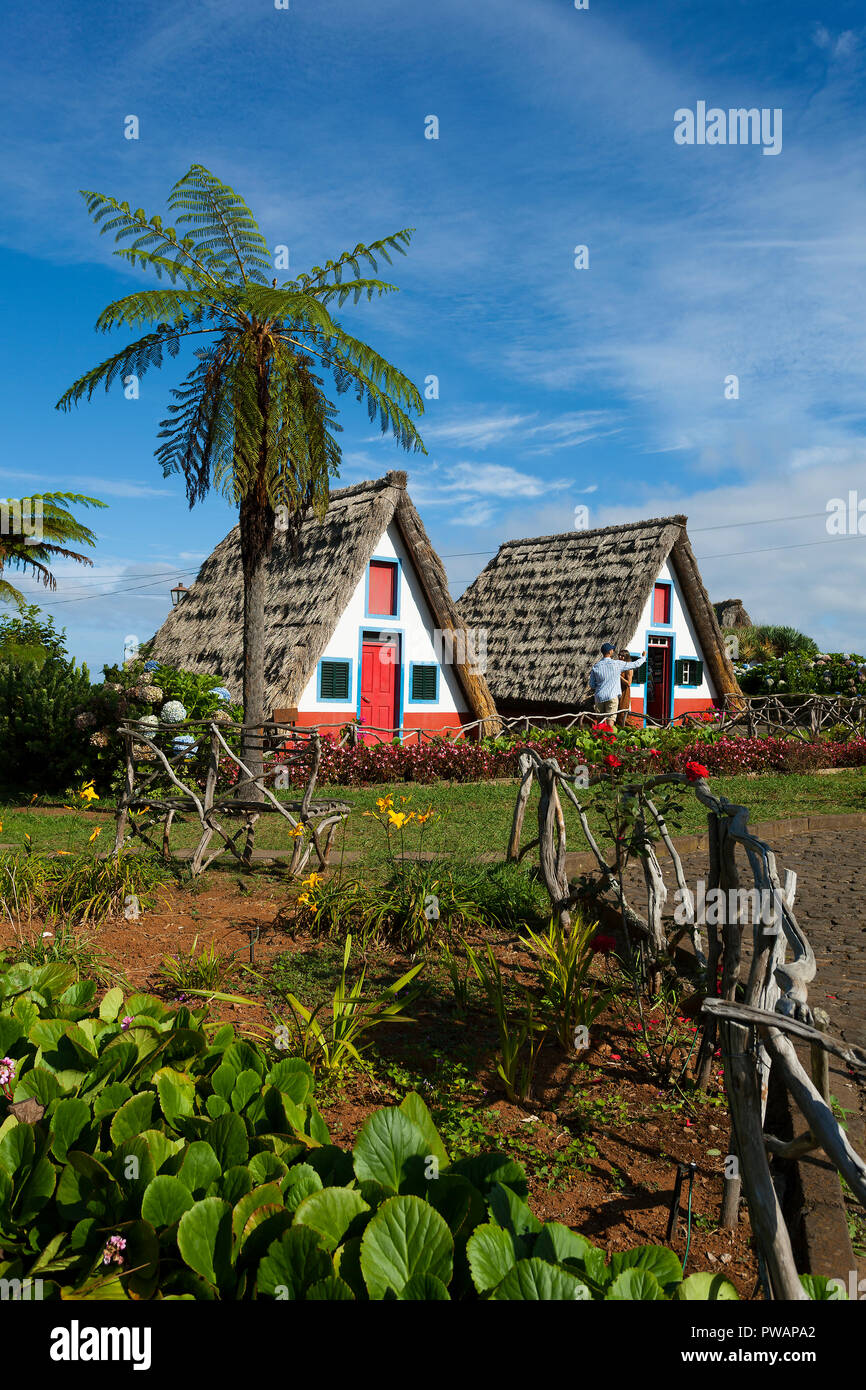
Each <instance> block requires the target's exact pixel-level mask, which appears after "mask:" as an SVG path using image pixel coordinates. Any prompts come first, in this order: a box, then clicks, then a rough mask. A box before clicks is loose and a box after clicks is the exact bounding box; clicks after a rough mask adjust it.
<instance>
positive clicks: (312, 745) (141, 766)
mask: <svg viewBox="0 0 866 1390" xmlns="http://www.w3.org/2000/svg"><path fill="white" fill-rule="evenodd" d="M118 733H119V734H120V737H121V739H122V740H123V743H124V750H125V775H124V785H123V790H122V792H121V795H120V797H119V799H118V803H117V816H116V834H115V844H114V852H115V854H116V853H118V852H119V851H120V850H121V849H122V848H123V846H124V845H125V844H128V843H129V841H130V840H131V839H132V838H133V837H134V836H139V837H140V838H141V839H142V840H144V842H145V843H146V844H148V845H149V846H150V847H151V848H153V847H154V846H153V842H152V841H151V839H150V831H151V830H152V829H153V828H154V826H156V825H158V824H161V826H162V846H161V848H162V854H163V856H164V857H165V858H166V859H168V858H170V856H171V846H170V836H171V830H172V825H173V823H174V821H175V818H176V817H178V816H180V817H182V818H183V817H188V816H190V815H193V816H194V817H195V818H196V819H197V820H198V822H199V825H200V827H201V833H200V836H199V840H198V843H197V844H196V847H195V849H194V850H193V854H192V859H191V872H192V874H193V875H194V876H195V875H197V874H200V873H203V872H204V870H205V869H206V868H208V866H209V865H210V864H212V863H213V861H214V859H216V858H217V856H218V855H220V854H222V853H224V851H225V850H226V849H228V850H229V851H230V852H231V853H232V854H234V856H235V857H236V858H237V859H238V860H240V862H241V863H243V864H245V865H248V864H250V863H251V861H252V853H253V847H254V837H255V826H256V824H257V822H258V820H259V818H260V817H261V816H262V815H263V814H267V813H273V814H277V815H279V816H282V817H283V819H284V820H285V821H287V823H288V826H289V833H290V835H291V836H292V840H293V844H292V857H291V860H290V863H289V873H290V874H291V875H296V874H299V873H301V872H302V871H303V870H304V869H305V868H306V866H307V863H308V862H309V859H310V856H311V854H312V853H313V852H315V854H316V856H317V859H318V862H319V866H320V867H321V868H323V869H324V868H326V867H327V865H328V861H329V858H330V853H331V848H332V845H333V841H334V835H335V834H336V831H337V827H338V826H339V825H340V824H341V823H342V821H344V820H345V819H346V817H347V816H348V815H349V812H350V811H351V809H352V808H351V806H350V805H349V804H348V803H347V802H345V801H337V800H333V799H322V798H318V799H317V798H315V797H314V795H313V793H314V790H315V785H316V779H317V777H318V772H319V766H320V763H321V758H322V744H321V738H320V735H319V733H318V731H317V730H315V729H312V730H306V729H295V728H294V727H293V726H292V725H291V724H279V723H269V724H266V725H262V726H259V725H256V726H253V725H242V724H230V723H225V724H218V723H216V722H215V721H207V720H206V721H193V720H190V721H187V722H185V723H183V724H172V725H171V726H170V728H169V729H165V728H163V729H160V730H155V729H151V728H149V727H148V726H146V725H142V724H141V723H138V722H134V721H127V722H125V723H123V724H121V725H120V727H119V730H118ZM250 741H252V742H253V743H254V745H255V746H256V748H257V750H258V751H259V753H260V756H261V758H262V771H260V772H256V773H254V772H253V771H251V770H250V768H249V767H248V766H247V764H246V763H245V762H244V761H243V758H242V757H241V754H240V752H239V751H238V749H237V748H234V747H232V742H235V743H237V744H242V745H244V746H249V743H250ZM165 743H168V744H169V747H168V749H166V747H164V746H163V744H165ZM299 766H300V767H302V768H303V769H304V770H305V775H306V785H305V787H304V790H303V793H302V795H300V796H297V795H296V796H295V798H294V799H286V800H280V799H278V797H277V796H276V795H275V794H274V786H275V785H278V783H279V780H280V779H281V778H285V781H284V784H283V785H285V786H288V785H289V772H290V770H291V771H295V769H296V768H297V767H299ZM232 768H233V769H234V771H233V772H231V773H230V771H229V770H230V769H232ZM241 774H242V775H241ZM166 778H167V779H168V781H169V783H170V784H171V788H172V792H173V794H168V795H167V794H166V792H165V780H166ZM221 778H222V780H223V782H226V781H227V782H228V783H229V786H228V788H226V787H225V786H223V787H222V788H221V787H220V780H221ZM227 820H232V821H238V820H239V821H240V826H239V828H238V829H237V830H235V831H234V832H233V833H231V832H230V831H229V830H228V829H227V828H226V826H225V824H224V822H226V821H227ZM215 836H217V837H219V839H220V840H221V841H222V844H220V845H219V846H218V847H217V848H216V849H214V850H211V851H210V853H208V850H209V847H210V844H211V841H212V840H213V839H214V837H215ZM242 836H243V837H244V846H243V849H242V850H241V849H239V848H238V843H237V842H238V840H239V839H241V837H242Z"/></svg>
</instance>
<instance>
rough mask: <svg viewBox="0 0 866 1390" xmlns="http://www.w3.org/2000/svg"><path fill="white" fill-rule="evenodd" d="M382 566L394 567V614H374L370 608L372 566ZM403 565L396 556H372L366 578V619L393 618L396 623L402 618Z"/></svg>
mask: <svg viewBox="0 0 866 1390" xmlns="http://www.w3.org/2000/svg"><path fill="white" fill-rule="evenodd" d="M374 561H375V562H376V563H377V564H380V565H393V566H394V571H395V573H394V612H393V613H374V612H372V610H371V608H370V565H371V564H372V563H373V562H374ZM402 591H403V563H402V561H401V560H400V559H399V557H397V556H395V555H371V556H370V563H369V564H368V565H367V570H366V574H365V576H364V617H365V618H391V619H392V620H394V621H396V620H397V619H398V618H399V617H400V604H401V602H402V598H403V592H402Z"/></svg>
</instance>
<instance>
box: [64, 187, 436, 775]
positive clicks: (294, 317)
mask: <svg viewBox="0 0 866 1390" xmlns="http://www.w3.org/2000/svg"><path fill="white" fill-rule="evenodd" d="M82 196H83V198H84V200H85V203H86V205H87V211H88V213H89V214H90V216H91V217H92V218H93V221H94V223H95V225H96V226H97V228H98V229H99V231H100V233H102V234H105V235H113V236H114V240H115V242H116V243H118V246H117V249H116V250H115V252H114V254H115V255H117V256H119V257H120V258H121V259H123V260H126V261H127V262H130V263H132V264H133V265H136V266H138V267H140V268H141V269H147V270H152V271H153V272H154V273H155V275H156V276H157V278H158V279H162V278H163V277H166V278H167V279H168V280H169V281H170V282H171V284H170V285H169V286H167V287H164V288H161V289H154V290H145V291H143V292H141V293H137V294H130V295H124V296H123V298H121V299H118V300H116V301H115V302H114V303H113V304H109V305H108V306H107V307H106V308H105V309H104V310H103V311H102V313H101V314H100V315H99V318H98V319H97V322H96V327H97V329H98V330H99V331H100V332H110V331H113V330H115V329H118V328H127V329H132V330H133V331H135V332H137V333H139V332H140V331H141V330H142V329H145V328H146V329H147V331H146V332H144V333H143V334H142V335H141V336H139V337H137V338H136V339H135V340H134V341H133V342H131V343H129V344H128V345H127V346H126V347H123V348H121V349H120V350H119V351H118V352H116V353H114V354H113V355H112V356H111V357H108V358H106V359H105V361H103V362H100V363H99V364H98V365H97V366H96V367H93V368H91V370H90V371H88V372H85V373H84V375H83V376H81V377H79V378H78V380H77V381H75V382H73V384H72V385H71V386H70V387H69V389H68V390H67V391H65V392H64V394H63V395H62V396H61V398H60V400H59V401H58V403H57V404H58V408H59V409H61V410H68V409H70V408H71V407H72V406H73V405H76V404H78V402H79V401H81V400H83V399H88V400H89V399H90V398H91V397H92V395H93V392H94V391H95V390H96V389H97V387H98V386H100V385H102V386H104V387H105V389H106V391H108V390H110V389H111V387H112V386H114V385H116V384H117V383H118V381H122V380H123V378H124V377H126V376H129V375H135V376H136V377H141V376H143V375H144V374H145V373H146V372H148V371H150V370H152V369H154V368H160V367H162V366H163V365H164V362H165V358H166V356H169V357H176V356H177V354H178V352H179V351H180V348H181V346H182V345H183V344H184V343H189V344H190V345H191V346H192V347H193V348H195V361H194V364H193V366H192V367H191V369H190V370H189V371H188V373H187V375H186V376H185V378H184V380H183V381H182V382H181V384H180V385H179V386H176V387H174V388H173V390H172V392H171V403H170V405H169V408H168V414H167V416H166V418H165V419H164V420H163V421H162V424H161V426H160V432H159V436H158V440H159V442H158V444H157V448H156V457H157V460H158V461H159V463H160V464H161V466H162V469H163V473H164V474H165V475H169V474H172V473H178V474H182V475H183V478H184V481H185V484H186V493H187V498H188V500H189V504H190V506H193V505H194V504H195V503H196V502H198V501H200V500H202V499H203V498H204V497H206V496H207V494H208V493H209V492H210V491H211V489H218V490H219V491H221V492H222V493H223V494H224V495H225V496H226V497H227V498H229V499H230V500H231V501H233V502H234V503H235V504H236V505H237V506H238V507H239V508H240V512H241V517H240V520H241V528H240V529H241V560H242V565H243V571H244V584H245V604H244V705H245V711H246V718H247V721H248V722H260V721H261V720H262V719H263V718H264V717H265V715H266V711H265V709H264V645H263V642H262V641H260V640H259V637H258V635H257V634H259V633H261V632H262V631H263V624H262V620H261V619H262V615H261V612H256V611H255V608H256V605H257V604H258V603H259V599H258V598H256V599H255V600H254V601H253V600H252V599H251V595H253V593H254V592H255V593H256V594H259V595H260V594H261V586H260V583H259V579H258V576H259V571H260V570H261V566H262V565H263V564H264V562H265V561H266V559H267V556H268V554H269V553H270V549H271V545H272V542H273V537H274V526H275V513H276V508H277V507H284V508H285V509H286V512H287V514H288V517H289V532H290V538H292V539H294V538H296V536H297V533H298V528H299V527H300V524H301V522H302V520H303V518H304V516H305V515H306V514H307V513H308V511H309V510H310V509H311V508H312V509H313V510H315V511H316V512H318V513H320V514H322V513H323V512H324V510H325V509H326V508H327V502H328V487H329V482H330V479H331V478H333V477H335V476H337V475H338V473H339V466H340V448H339V444H338V443H337V439H336V435H337V434H338V433H339V432H340V427H339V424H338V423H337V410H336V406H335V404H334V402H333V401H332V400H330V399H329V395H328V391H327V390H326V388H325V378H326V377H329V378H330V381H331V383H332V385H333V388H334V390H335V392H336V394H337V395H343V394H345V393H347V392H348V391H350V390H351V391H354V394H355V396H356V398H357V400H358V401H359V402H360V403H361V404H363V405H364V406H365V407H366V410H367V414H368V416H369V418H370V419H371V420H378V421H379V425H380V427H381V429H382V431H383V433H388V432H390V433H391V434H393V436H394V438H395V439H396V441H397V443H398V444H399V445H400V446H401V447H402V448H404V449H407V450H413V451H421V452H424V444H423V441H422V439H421V436H420V434H419V433H418V430H417V428H416V426H415V423H414V420H413V418H412V417H413V415H416V416H417V415H421V414H423V409H424V407H423V402H422V399H421V395H420V392H419V391H418V390H417V388H416V387H415V385H414V384H413V383H412V382H411V381H410V380H409V379H408V378H407V377H405V376H404V375H403V374H402V373H401V372H400V371H399V370H398V369H397V368H396V367H394V366H393V365H392V364H391V363H390V362H388V361H387V360H386V359H385V358H384V357H382V356H381V355H380V354H379V353H377V352H375V351H374V349H373V348H371V347H370V346H369V345H368V344H366V343H364V342H362V341H360V340H359V339H357V338H355V337H354V336H352V335H351V334H349V333H347V332H346V331H345V330H344V328H343V327H342V325H341V324H340V323H339V322H338V321H337V320H336V319H335V318H334V317H333V315H332V313H331V311H330V307H329V306H330V305H332V304H335V305H336V307H337V308H339V307H341V306H342V305H343V304H344V303H346V301H347V300H348V299H349V298H350V297H351V299H352V301H353V303H354V304H358V303H360V302H361V300H366V301H367V302H369V301H370V300H372V299H373V298H374V297H377V298H378V297H381V296H383V295H386V294H393V293H395V292H396V289H397V287H396V286H395V285H393V284H390V283H389V282H388V281H385V280H380V279H378V278H375V272H376V271H377V270H378V267H379V263H380V262H381V261H384V262H385V263H386V264H387V265H390V264H391V263H392V257H394V256H395V255H404V254H405V253H406V250H407V248H408V246H409V244H410V241H411V237H412V229H411V228H408V227H404V228H402V229H401V230H400V231H397V232H393V233H391V234H390V235H389V236H386V237H382V238H381V239H380V240H378V241H373V242H370V243H368V244H365V243H360V242H359V243H358V245H357V246H355V247H354V248H353V249H352V250H351V251H343V252H342V253H341V254H340V255H339V256H337V257H336V258H334V259H327V260H326V261H325V262H324V264H323V265H314V266H312V267H311V269H310V270H309V271H308V272H305V273H302V274H300V275H298V276H296V277H295V278H294V279H291V280H286V281H284V282H283V284H282V285H279V286H278V285H277V280H276V277H275V276H273V273H272V271H273V261H272V260H271V257H270V255H269V252H268V246H267V242H266V241H265V239H264V237H263V235H262V233H261V231H260V229H259V226H258V223H257V222H256V219H255V217H254V216H253V214H252V212H251V211H250V209H249V207H248V206H247V204H246V203H245V202H244V200H243V198H242V197H241V196H240V195H239V194H238V193H236V192H235V191H234V189H232V188H229V187H228V186H227V185H226V184H224V183H222V182H221V181H220V180H219V179H218V178H217V177H216V176H215V175H214V174H212V173H211V172H210V171H209V170H208V169H206V168H205V167H204V166H203V165H201V164H193V165H192V166H191V167H190V168H189V169H188V170H187V172H186V173H185V174H184V175H183V176H182V178H180V179H179V180H178V182H177V183H176V184H175V185H174V187H173V188H172V189H171V192H170V194H169V197H168V209H169V213H170V215H171V218H172V219H173V221H174V224H175V225H168V224H163V221H162V218H161V217H160V216H159V215H156V214H148V213H146V212H145V211H144V209H143V208H137V209H133V208H132V207H131V206H130V204H129V203H126V202H121V201H118V200H117V199H116V198H110V197H107V196H106V195H104V194H101V193H96V192H83V193H82ZM371 272H373V274H371ZM344 277H348V278H344ZM251 603H252V608H251ZM245 752H246V754H247V756H248V757H251V758H253V760H254V761H256V763H257V765H258V755H257V754H256V753H255V752H254V750H253V749H252V748H251V747H247V748H246V749H245Z"/></svg>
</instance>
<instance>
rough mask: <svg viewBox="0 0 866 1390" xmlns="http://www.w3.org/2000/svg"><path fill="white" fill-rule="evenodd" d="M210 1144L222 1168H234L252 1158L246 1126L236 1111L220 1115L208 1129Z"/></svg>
mask: <svg viewBox="0 0 866 1390" xmlns="http://www.w3.org/2000/svg"><path fill="white" fill-rule="evenodd" d="M207 1137H208V1142H209V1144H210V1145H211V1148H212V1149H213V1151H214V1153H215V1154H216V1156H217V1159H218V1160H219V1165H220V1168H221V1169H223V1170H225V1169H226V1168H233V1167H234V1166H235V1164H236V1163H246V1162H247V1160H248V1159H249V1156H250V1144H249V1139H248V1137H247V1131H246V1126H245V1124H244V1122H243V1120H242V1119H241V1117H240V1115H236V1114H235V1113H234V1111H232V1112H230V1113H229V1114H227V1115H218V1116H217V1118H216V1119H215V1120H214V1122H213V1124H211V1125H210V1126H209V1128H208V1135H207Z"/></svg>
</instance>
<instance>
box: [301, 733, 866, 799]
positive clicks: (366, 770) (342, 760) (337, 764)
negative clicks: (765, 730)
mask: <svg viewBox="0 0 866 1390" xmlns="http://www.w3.org/2000/svg"><path fill="white" fill-rule="evenodd" d="M611 746H612V745H611V743H610V741H605V740H603V739H602V738H601V737H599V739H598V747H597V750H596V749H595V748H593V750H592V751H591V752H590V753H588V754H587V753H586V752H585V751H582V750H580V749H576V748H569V747H566V746H565V745H564V744H560V743H559V741H558V740H556V739H550V738H545V739H544V740H543V741H539V742H534V741H533V740H532V739H527V740H526V742H524V743H522V744H520V745H512V746H509V747H502V748H498V747H482V746H481V745H479V744H477V743H470V742H452V741H450V740H448V739H443V740H441V741H438V740H437V741H436V742H429V743H422V744H421V745H420V746H419V745H418V744H416V743H403V744H401V743H378V744H359V745H358V747H357V748H338V747H337V746H336V745H335V744H332V743H331V742H329V741H328V740H323V747H322V762H321V767H320V769H319V785H320V786H322V785H331V786H356V787H362V786H373V785H376V784H378V783H382V782H420V783H430V782H443V781H444V782H485V781H491V780H492V779H493V778H496V777H515V776H516V775H517V758H518V753H519V751H520V749H521V748H534V749H535V751H536V752H537V753H538V754H539V756H541V757H542V758H557V759H558V761H559V765H560V767H561V768H562V770H563V772H572V773H573V772H575V771H576V770H577V768H579V767H580V766H588V767H589V769H590V776H592V774H593V772H597V773H598V774H602V773H605V774H606V775H610V773H611V771H612V770H614V771H616V772H617V774H618V775H620V776H628V772H629V769H633V770H634V771H638V770H641V771H653V772H685V771H686V764H687V763H692V762H696V763H700V764H701V765H702V766H704V767H706V768H707V770H708V772H709V774H710V776H722V775H727V776H731V775H736V774H738V773H739V774H743V773H746V772H789V773H790V772H814V771H815V770H816V769H818V768H822V767H866V738H860V737H857V738H852V739H850V740H848V741H847V742H845V743H830V742H819V743H806V742H801V741H800V740H797V739H779V738H720V739H718V740H717V741H716V742H712V743H710V742H705V741H700V742H695V743H694V744H690V745H688V746H686V747H680V748H677V749H675V750H674V749H670V750H667V751H666V750H665V749H661V750H654V749H653V750H649V749H641V750H627V751H626V750H623V751H622V753H621V755H620V757H621V761H620V763H619V765H618V766H617V767H616V768H615V769H613V768H612V766H611V765H607V766H606V764H605V759H606V758H607V757H608V756H609V755H610V753H611ZM617 751H618V753H619V750H617ZM303 781H304V778H303V777H302V776H301V775H300V774H299V776H298V779H297V782H296V785H301V784H302V783H303Z"/></svg>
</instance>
